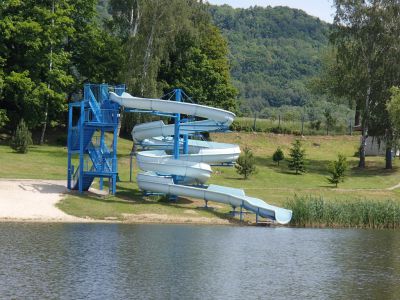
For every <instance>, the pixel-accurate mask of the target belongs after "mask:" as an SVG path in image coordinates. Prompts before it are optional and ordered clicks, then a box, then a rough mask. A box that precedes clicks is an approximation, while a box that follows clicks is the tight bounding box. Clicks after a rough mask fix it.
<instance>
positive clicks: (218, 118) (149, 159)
mask: <svg viewBox="0 0 400 300" xmlns="http://www.w3.org/2000/svg"><path fill="white" fill-rule="evenodd" d="M110 99H111V100H112V101H114V102H116V103H118V104H120V105H121V106H124V107H126V108H131V109H138V110H146V111H154V112H159V113H170V114H175V113H180V114H185V115H187V116H192V117H200V118H204V119H207V120H202V121H191V122H187V123H181V124H180V126H181V127H180V134H193V133H196V132H199V130H201V131H204V132H205V131H217V130H219V129H221V128H226V127H227V126H229V125H230V124H231V123H232V122H233V120H234V118H235V114H233V113H231V112H229V111H226V110H222V109H218V108H213V107H208V106H203V105H198V104H193V103H185V102H175V101H168V100H161V99H150V98H138V97H133V96H131V95H130V94H128V93H123V94H122V95H121V96H118V95H117V94H115V93H112V92H111V93H110ZM174 127H175V125H174V124H172V125H166V124H164V122H163V121H155V122H149V123H144V124H140V125H136V126H135V127H134V128H133V130H132V137H133V139H134V141H135V142H137V143H140V144H141V145H142V146H143V147H144V148H148V149H153V150H148V151H141V152H139V153H137V162H138V165H139V168H140V169H141V170H143V171H144V172H141V173H139V175H138V177H137V183H138V185H139V188H140V189H142V190H144V191H150V192H157V193H165V194H170V195H177V196H186V197H193V198H197V199H203V200H205V201H214V202H220V203H225V204H229V205H231V206H233V207H234V208H237V207H243V208H245V209H247V210H249V211H252V212H254V213H256V214H258V215H259V216H261V217H264V218H269V219H272V220H275V221H276V222H277V223H279V224H287V223H289V222H290V220H291V218H292V211H291V210H287V209H283V208H280V207H277V206H273V205H269V204H267V203H265V202H264V201H263V200H260V199H257V198H252V197H248V196H246V195H245V192H244V191H243V190H242V189H236V188H228V187H224V186H218V185H209V186H207V187H203V184H204V183H205V182H206V181H207V180H208V179H209V178H210V176H211V173H212V170H211V167H210V164H221V163H232V162H234V161H235V160H236V159H237V158H238V157H239V154H240V148H239V146H238V145H232V144H224V143H215V142H207V141H198V140H189V141H188V148H189V153H188V154H180V155H179V159H174V157H173V155H170V154H168V153H167V152H166V151H165V150H167V151H168V150H171V149H173V138H172V137H173V135H174ZM181 144H182V141H181ZM160 149H162V150H160ZM169 152H170V151H169ZM173 175H174V176H179V178H182V179H183V180H182V181H179V184H176V183H174V180H173V177H172V176H173ZM190 184H195V185H194V186H193V185H190ZM199 186H200V187H199Z"/></svg>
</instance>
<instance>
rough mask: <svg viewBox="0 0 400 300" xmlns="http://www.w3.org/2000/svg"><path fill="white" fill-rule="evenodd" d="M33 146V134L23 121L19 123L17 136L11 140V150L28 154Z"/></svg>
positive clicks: (16, 131)
mask: <svg viewBox="0 0 400 300" xmlns="http://www.w3.org/2000/svg"><path fill="white" fill-rule="evenodd" d="M31 144H32V134H31V132H30V131H29V129H28V127H27V126H26V124H25V122H24V120H23V119H21V121H20V122H19V124H18V126H17V129H16V130H15V134H14V136H13V137H12V140H11V145H10V146H11V148H12V149H14V150H15V151H17V152H19V153H27V152H28V147H29V145H31Z"/></svg>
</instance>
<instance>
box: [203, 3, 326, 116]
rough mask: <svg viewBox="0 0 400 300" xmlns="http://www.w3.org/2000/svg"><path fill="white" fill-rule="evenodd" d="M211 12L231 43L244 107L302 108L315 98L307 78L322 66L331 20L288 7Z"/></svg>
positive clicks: (222, 8)
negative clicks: (327, 20)
mask: <svg viewBox="0 0 400 300" xmlns="http://www.w3.org/2000/svg"><path fill="white" fill-rule="evenodd" d="M209 10H210V12H211V15H212V18H213V21H214V23H215V25H216V26H218V27H219V28H220V29H221V30H222V33H223V35H224V36H225V37H226V38H227V40H228V42H229V48H230V52H231V57H230V60H231V64H232V71H231V74H232V77H233V79H234V84H235V85H236V87H237V88H238V89H239V90H240V98H241V100H242V103H244V104H245V105H244V107H247V108H248V109H250V110H254V111H260V110H262V108H263V107H265V106H282V105H294V106H300V105H304V104H305V103H307V102H309V101H310V100H311V99H312V98H313V96H312V95H311V94H310V93H309V92H308V91H307V89H306V82H307V80H308V79H309V78H310V77H312V76H315V75H316V74H318V72H319V69H320V67H321V54H322V51H323V50H324V49H325V48H326V46H327V44H328V37H327V35H328V29H329V24H327V23H325V22H322V21H320V20H319V19H317V18H314V17H312V16H309V15H307V14H306V13H305V12H303V11H301V10H297V9H291V8H288V7H274V8H272V7H266V8H263V7H257V6H256V7H251V8H249V9H240V8H239V9H234V8H232V7H230V6H228V5H223V6H214V5H211V6H210V8H209ZM244 107H243V108H244Z"/></svg>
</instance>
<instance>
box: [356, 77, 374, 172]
mask: <svg viewBox="0 0 400 300" xmlns="http://www.w3.org/2000/svg"><path fill="white" fill-rule="evenodd" d="M368 70H369V69H368ZM370 95H371V86H370V85H368V89H367V96H366V97H365V108H364V110H365V112H364V118H363V120H362V123H363V124H362V139H361V145H360V161H359V163H358V167H359V168H361V169H364V168H365V147H366V146H367V138H368V110H369V97H370Z"/></svg>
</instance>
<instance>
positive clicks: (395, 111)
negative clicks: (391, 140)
mask: <svg viewBox="0 0 400 300" xmlns="http://www.w3.org/2000/svg"><path fill="white" fill-rule="evenodd" d="M390 93H391V96H390V100H389V102H388V103H387V104H386V109H387V111H388V113H389V118H390V122H391V124H392V126H393V130H394V133H395V135H396V136H397V137H399V136H400V88H399V87H395V86H394V87H392V88H391V89H390Z"/></svg>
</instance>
